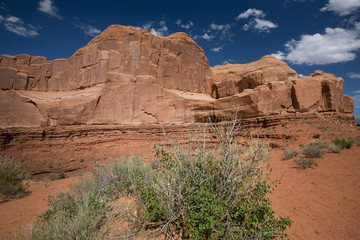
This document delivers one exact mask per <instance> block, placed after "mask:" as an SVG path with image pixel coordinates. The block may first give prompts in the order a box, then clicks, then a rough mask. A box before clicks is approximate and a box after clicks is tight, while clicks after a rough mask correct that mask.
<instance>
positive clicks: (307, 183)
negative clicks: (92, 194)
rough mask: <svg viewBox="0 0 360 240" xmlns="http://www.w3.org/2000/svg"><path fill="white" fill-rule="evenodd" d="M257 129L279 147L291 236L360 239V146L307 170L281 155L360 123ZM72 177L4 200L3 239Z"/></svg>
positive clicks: (275, 159) (282, 198) (275, 155)
mask: <svg viewBox="0 0 360 240" xmlns="http://www.w3.org/2000/svg"><path fill="white" fill-rule="evenodd" d="M319 127H321V128H319ZM252 133H253V134H254V135H257V136H259V137H260V138H261V140H262V141H264V142H268V143H271V144H272V145H273V146H275V148H274V149H273V150H272V151H271V152H270V160H269V164H270V166H271V168H272V174H271V178H272V179H274V180H276V179H277V180H280V182H279V183H278V184H277V188H276V189H275V191H274V192H273V193H271V194H270V198H271V199H272V201H273V209H274V210H275V213H276V215H278V216H289V217H290V218H291V219H292V220H293V221H294V223H293V225H292V226H291V228H290V229H289V230H288V231H287V232H288V233H289V236H290V239H300V240H303V239H304V240H308V239H327V240H328V239H330V240H331V239H359V236H360V174H359V173H360V157H359V156H360V147H359V146H356V145H353V147H352V148H351V149H348V150H343V151H341V153H340V154H335V153H326V154H325V155H324V156H323V157H322V158H319V159H317V160H316V161H317V162H318V167H314V168H311V169H306V170H299V169H297V168H296V164H295V163H294V162H293V161H292V160H287V161H284V160H282V154H283V150H281V148H282V147H289V148H292V149H296V150H299V151H301V148H300V145H301V144H306V143H307V142H309V141H310V140H313V139H312V136H313V135H314V133H319V134H321V140H325V141H330V140H332V139H334V138H335V137H346V136H350V137H355V136H357V135H360V129H359V128H357V127H355V126H349V125H341V124H339V123H333V122H329V121H319V122H295V121H294V122H293V123H287V124H281V125H277V126H275V127H269V128H265V129H264V128H263V129H253V130H252ZM279 136H280V137H279ZM281 136H290V137H289V138H281ZM122 141H124V140H122ZM132 141H134V139H132V140H131V142H132ZM246 141H247V140H244V142H246ZM99 144H100V145H98V146H97V147H96V149H100V148H103V149H106V147H107V145H109V144H110V143H109V142H105V143H104V142H100V143H99ZM101 144H102V145H101ZM116 145H117V146H121V148H126V151H128V150H131V149H132V150H133V151H135V152H136V150H137V151H139V155H141V156H144V157H145V158H146V157H147V159H151V156H152V155H153V153H151V154H149V153H148V154H145V153H144V151H145V150H146V151H149V149H151V146H152V143H151V144H150V143H147V146H146V147H145V148H139V147H138V146H139V145H138V144H135V141H134V145H132V144H129V142H128V143H126V145H124V144H119V143H114V142H111V145H109V146H111V147H115V146H116ZM276 146H278V147H279V148H278V149H277V148H276ZM146 155H147V156H146ZM87 163H90V161H89V162H88V160H87V159H86V161H85V162H83V163H82V164H86V165H87V168H86V169H87V170H88V169H89V168H91V167H92V166H91V165H89V164H87ZM74 173H75V172H74ZM67 176H70V177H68V178H66V179H63V180H57V181H51V182H49V181H47V182H45V181H37V182H35V181H30V188H29V190H30V194H29V195H28V196H26V197H24V198H21V199H17V200H10V201H8V202H4V203H1V204H0V214H1V218H0V239H2V238H4V237H5V236H7V235H9V234H10V233H11V232H14V231H16V230H18V229H19V227H20V226H24V227H28V226H29V225H30V224H31V222H32V221H33V220H34V219H35V218H36V216H38V215H39V214H41V213H42V212H43V211H45V210H46V209H47V203H46V201H45V200H46V199H47V197H48V195H55V194H56V193H57V192H59V191H68V189H69V186H70V185H71V184H72V183H75V182H76V181H77V180H78V177H71V174H67Z"/></svg>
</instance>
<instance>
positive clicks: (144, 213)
mask: <svg viewBox="0 0 360 240" xmlns="http://www.w3.org/2000/svg"><path fill="white" fill-rule="evenodd" d="M212 131H213V132H214V133H215V134H216V136H217V137H218V140H219V146H216V148H207V147H206V144H205V142H200V141H195V142H196V143H195V145H191V144H190V146H187V147H185V146H184V145H177V144H173V143H172V146H173V150H174V151H173V152H168V151H165V150H163V149H160V148H157V147H156V148H155V150H156V156H157V157H158V160H159V161H158V162H154V163H153V164H152V166H151V167H150V166H148V165H144V164H143V163H142V161H141V160H140V159H138V158H130V159H128V160H127V161H125V162H117V163H114V164H112V165H111V166H109V167H99V168H97V169H96V172H95V175H94V176H93V177H92V178H84V179H82V180H81V181H80V182H79V183H78V184H77V185H75V186H74V187H73V188H72V190H71V191H70V192H69V193H66V194H64V193H61V194H59V195H58V196H57V197H56V198H52V199H50V200H49V205H50V207H51V208H50V210H48V211H46V212H45V213H44V214H42V215H41V217H40V218H39V220H38V221H37V222H36V224H35V225H34V227H33V229H32V233H31V235H30V239H104V238H106V236H107V235H108V233H109V229H110V228H109V227H110V225H111V222H112V221H111V220H112V219H113V218H114V212H115V211H114V210H113V209H111V207H110V206H111V205H110V202H111V201H112V200H113V199H115V198H116V197H117V196H118V194H119V193H120V194H123V195H132V196H134V197H135V198H136V202H137V203H138V207H139V208H138V214H128V218H129V220H130V221H131V222H132V223H133V227H134V228H135V229H138V230H140V229H152V230H153V231H155V232H159V233H163V234H165V235H166V236H167V237H168V238H171V237H180V238H182V239H259V238H261V239H275V238H286V237H287V234H285V230H286V228H287V227H288V226H290V225H291V223H292V221H291V220H290V219H289V218H288V217H286V218H283V217H280V218H276V217H275V216H274V211H273V210H272V209H271V201H270V200H269V199H268V198H267V193H268V192H269V191H271V190H272V189H273V185H272V184H271V183H270V182H269V179H268V177H267V173H268V170H267V165H266V162H265V161H266V160H267V152H268V148H267V147H265V146H264V145H262V144H260V143H259V142H258V141H257V140H255V141H253V142H252V143H251V145H250V147H249V149H248V150H247V151H246V154H245V156H244V157H240V154H242V151H238V150H237V149H236V146H235V144H233V140H234V137H235V133H236V132H237V128H236V125H235V124H230V125H228V126H226V127H224V128H223V127H214V128H212ZM204 134H206V133H205V132H204ZM169 142H170V141H169Z"/></svg>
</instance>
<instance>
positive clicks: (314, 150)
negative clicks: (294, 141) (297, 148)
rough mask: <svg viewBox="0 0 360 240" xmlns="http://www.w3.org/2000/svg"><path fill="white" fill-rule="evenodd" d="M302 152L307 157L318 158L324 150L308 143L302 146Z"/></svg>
mask: <svg viewBox="0 0 360 240" xmlns="http://www.w3.org/2000/svg"><path fill="white" fill-rule="evenodd" d="M302 153H303V154H304V155H305V156H306V157H307V158H320V157H322V155H323V154H324V151H323V150H321V148H320V147H319V146H316V145H311V144H308V145H305V146H304V148H303V150H302Z"/></svg>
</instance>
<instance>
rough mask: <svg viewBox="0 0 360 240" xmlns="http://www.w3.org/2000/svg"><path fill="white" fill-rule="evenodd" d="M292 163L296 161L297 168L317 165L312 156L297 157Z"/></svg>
mask: <svg viewBox="0 0 360 240" xmlns="http://www.w3.org/2000/svg"><path fill="white" fill-rule="evenodd" d="M294 163H296V164H297V165H298V166H297V167H298V168H299V169H306V168H312V166H318V164H317V162H315V161H314V159H312V158H303V157H300V158H298V159H295V160H294Z"/></svg>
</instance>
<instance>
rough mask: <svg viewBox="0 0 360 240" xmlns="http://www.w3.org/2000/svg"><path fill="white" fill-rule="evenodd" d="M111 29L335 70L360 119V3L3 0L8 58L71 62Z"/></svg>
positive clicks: (212, 58) (215, 61)
mask: <svg viewBox="0 0 360 240" xmlns="http://www.w3.org/2000/svg"><path fill="white" fill-rule="evenodd" d="M111 24H121V25H128V26H135V27H139V28H142V29H150V30H151V32H152V33H153V34H154V35H157V36H167V35H170V34H172V33H174V32H180V31H181V32H186V33H187V34H189V35H190V36H191V37H192V38H193V39H194V40H195V41H196V42H197V43H198V44H199V45H200V46H201V47H202V48H203V49H204V51H205V53H206V56H207V58H208V59H209V63H210V65H211V66H215V65H220V64H224V63H225V62H229V63H248V62H251V61H255V60H257V59H259V58H261V57H262V56H264V55H267V54H273V55H274V56H276V57H278V58H279V59H282V60H283V61H285V62H286V63H287V64H288V65H289V66H290V67H291V68H293V69H294V70H295V71H297V72H298V73H299V74H302V75H308V74H310V73H312V72H314V71H315V70H323V71H324V72H329V73H334V74H335V75H336V76H338V77H342V78H344V79H345V94H347V95H350V96H352V97H353V98H354V103H355V115H356V116H357V117H359V120H360V60H359V57H360V0H271V1H270V0H241V1H240V0H233V1H230V0H228V1H227V0H222V1H217V0H204V1H203V0H192V1H188V0H181V1H176V0H173V1H169V0H167V1H164V0H152V1H145V0H143V1H140V0H131V1H129V0H127V1H123V0H102V1H100V0H72V1H70V0H0V36H1V37H0V54H10V55H16V54H20V53H27V54H30V55H35V56H45V57H47V58H49V59H50V60H53V59H56V58H69V57H70V56H71V55H72V54H73V53H74V52H75V51H76V50H77V49H79V48H81V47H83V46H84V45H86V44H87V43H88V42H89V41H90V40H91V39H92V38H93V37H94V36H96V35H97V34H99V33H101V31H103V30H104V29H105V28H107V27H108V26H109V25H111Z"/></svg>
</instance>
